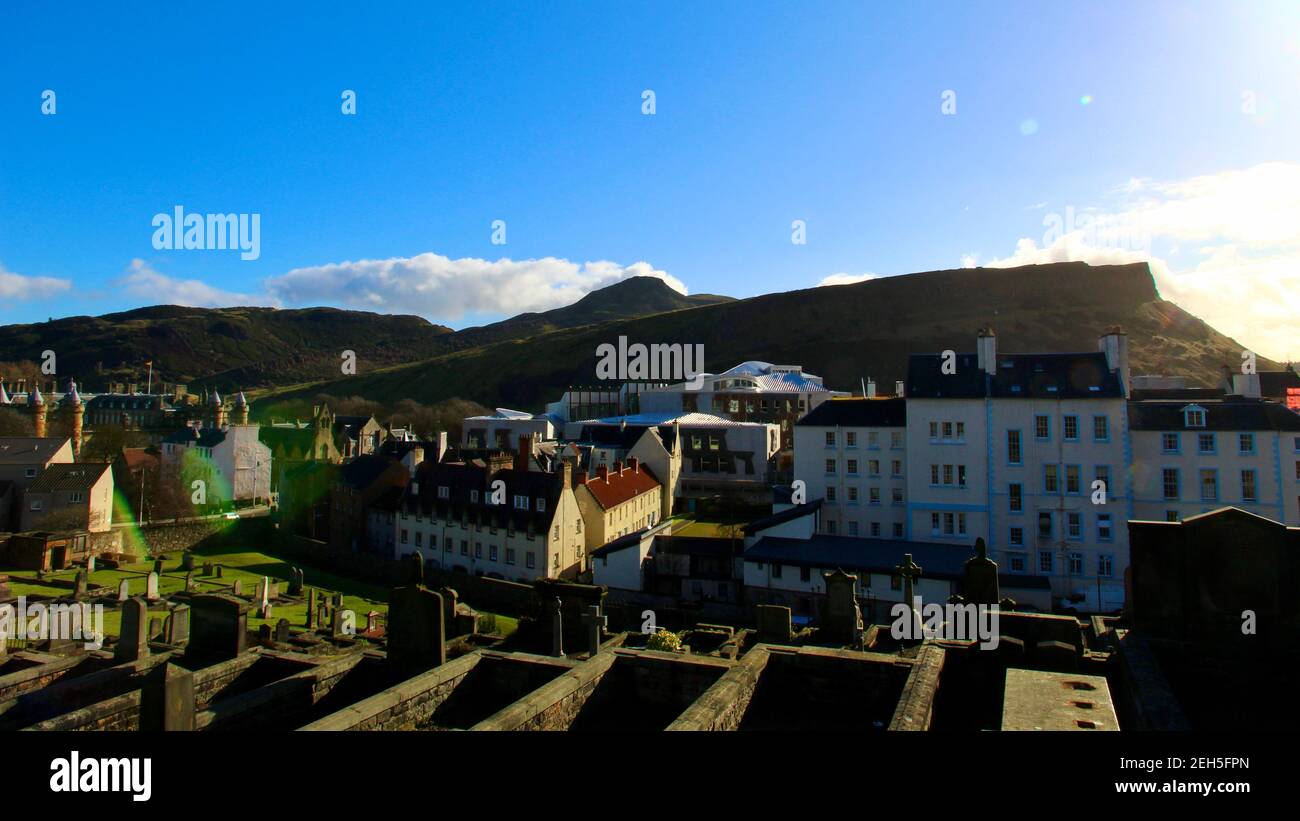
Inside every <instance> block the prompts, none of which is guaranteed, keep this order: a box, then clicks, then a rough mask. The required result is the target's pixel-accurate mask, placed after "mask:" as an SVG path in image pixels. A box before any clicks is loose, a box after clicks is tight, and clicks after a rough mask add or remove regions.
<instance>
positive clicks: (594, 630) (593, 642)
mask: <svg viewBox="0 0 1300 821" xmlns="http://www.w3.org/2000/svg"><path fill="white" fill-rule="evenodd" d="M582 620H583V621H585V622H586V623H587V655H590V656H594V655H596V654H597V653H599V652H600V634H601V630H603V629H604V628H605V627H606V626H607V625H608V624H609V616H604V615H601V612H600V605H598V604H589V605H587V612H586V613H585V614H584V615H583V617H582Z"/></svg>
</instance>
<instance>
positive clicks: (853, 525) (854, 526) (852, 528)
mask: <svg viewBox="0 0 1300 821" xmlns="http://www.w3.org/2000/svg"><path fill="white" fill-rule="evenodd" d="M849 535H850V536H856V535H858V523H857V522H849ZM804 581H807V579H804Z"/></svg>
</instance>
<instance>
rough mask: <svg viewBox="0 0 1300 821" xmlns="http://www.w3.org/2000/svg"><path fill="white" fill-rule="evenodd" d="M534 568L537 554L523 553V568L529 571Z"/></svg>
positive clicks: (531, 552)
mask: <svg viewBox="0 0 1300 821" xmlns="http://www.w3.org/2000/svg"><path fill="white" fill-rule="evenodd" d="M536 566H537V554H536V553H534V552H533V551H531V550H529V551H528V552H526V553H524V567H527V568H529V569H530V570H531V569H532V568H534V567H536Z"/></svg>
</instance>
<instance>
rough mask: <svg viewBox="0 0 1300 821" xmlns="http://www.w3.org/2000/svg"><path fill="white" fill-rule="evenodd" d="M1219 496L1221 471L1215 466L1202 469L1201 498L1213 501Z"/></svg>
mask: <svg viewBox="0 0 1300 821" xmlns="http://www.w3.org/2000/svg"><path fill="white" fill-rule="evenodd" d="M1218 498H1219V472H1218V471H1217V470H1214V469H1213V468H1203V469H1202V470H1201V500H1202V501H1206V502H1212V501H1214V500H1215V499H1218Z"/></svg>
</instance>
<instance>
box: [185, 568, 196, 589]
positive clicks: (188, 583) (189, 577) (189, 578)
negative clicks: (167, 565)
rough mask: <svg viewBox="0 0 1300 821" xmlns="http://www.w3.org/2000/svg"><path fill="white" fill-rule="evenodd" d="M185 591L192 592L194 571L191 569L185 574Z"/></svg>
mask: <svg viewBox="0 0 1300 821" xmlns="http://www.w3.org/2000/svg"><path fill="white" fill-rule="evenodd" d="M185 592H186V593H193V592H194V571H193V570H191V571H189V572H188V573H186V574H185Z"/></svg>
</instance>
